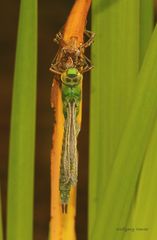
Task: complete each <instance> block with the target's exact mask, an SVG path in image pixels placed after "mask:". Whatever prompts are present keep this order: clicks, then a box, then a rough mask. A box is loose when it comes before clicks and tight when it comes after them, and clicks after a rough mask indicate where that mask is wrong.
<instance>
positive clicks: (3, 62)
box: [0, 0, 90, 240]
mask: <svg viewBox="0 0 157 240" xmlns="http://www.w3.org/2000/svg"><path fill="white" fill-rule="evenodd" d="M73 2H74V1H72V0H67V1H63V0H56V1H48V0H44V1H43V0H39V1H38V3H39V6H38V7H39V17H38V21H39V22H38V34H39V36H38V87H37V127H36V159H35V161H36V162H35V199H34V239H35V240H44V239H47V238H48V237H47V236H48V226H49V212H50V148H51V137H52V125H53V116H52V110H51V108H50V89H51V83H52V73H50V72H49V66H50V63H51V61H52V58H53V57H54V55H55V53H56V50H57V45H55V43H53V38H54V36H55V33H57V32H58V31H59V29H60V28H61V27H62V26H63V24H64V23H65V21H66V18H67V16H68V13H69V11H70V9H71V7H72V4H73ZM19 3H20V1H19V0H14V1H2V2H1V8H0V183H1V192H2V203H3V219H4V227H5V226H6V197H7V196H6V195H7V168H8V147H9V131H10V112H11V99H12V84H13V71H14V59H15V50H16V38H17V26H18V25H17V24H18V14H19ZM88 24H90V17H89V20H88ZM89 27H90V26H88V29H89ZM83 88H84V101H83V124H82V130H81V133H80V135H79V144H78V148H79V182H78V195H79V200H78V201H77V219H76V222H77V224H76V231H77V233H78V239H81V240H85V239H87V181H88V174H87V172H88V120H89V88H90V82H89V74H86V75H85V77H84V86H83Z"/></svg>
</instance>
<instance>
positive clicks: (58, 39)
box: [53, 32, 63, 44]
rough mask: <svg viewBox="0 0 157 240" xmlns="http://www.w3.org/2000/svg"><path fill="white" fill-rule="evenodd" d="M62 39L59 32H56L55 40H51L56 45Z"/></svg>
mask: <svg viewBox="0 0 157 240" xmlns="http://www.w3.org/2000/svg"><path fill="white" fill-rule="evenodd" d="M62 39H63V35H62V33H61V32H58V33H57V34H56V36H55V38H54V39H53V41H54V42H56V43H57V44H60V42H61V41H62Z"/></svg>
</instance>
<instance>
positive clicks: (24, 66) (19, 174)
mask: <svg viewBox="0 0 157 240" xmlns="http://www.w3.org/2000/svg"><path fill="white" fill-rule="evenodd" d="M36 78H37V1H36V0H34V1H33V0H21V6H20V16H19V26H18V38H17V49H16V63H15V73H14V85H13V101H12V114H11V134H10V151H9V180H8V206H7V240H15V239H16V240H21V239H22V240H31V239H32V224H33V185H34V181H33V180H34V148H35V146H34V145H35V115H36Z"/></svg>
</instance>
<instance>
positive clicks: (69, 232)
mask: <svg viewBox="0 0 157 240" xmlns="http://www.w3.org/2000/svg"><path fill="white" fill-rule="evenodd" d="M90 4H91V0H76V1H75V3H74V6H73V8H72V10H71V12H70V14H69V17H68V19H67V22H66V24H65V28H64V37H63V38H64V41H65V42H68V40H69V39H70V38H71V37H77V39H78V45H79V44H80V43H82V42H83V33H84V29H85V25H86V17H87V14H88V10H89V7H90ZM51 104H52V105H53V107H54V109H55V114H54V115H55V124H54V131H53V136H52V150H51V220H50V240H75V239H76V236H75V213H76V187H73V188H72V190H71V194H70V201H69V205H68V213H67V214H62V212H61V202H60V193H59V174H60V156H61V150H62V140H63V131H64V129H63V128H64V116H63V110H62V99H61V91H60V88H59V85H58V82H57V81H56V80H55V79H54V84H53V87H52V95H51ZM81 116H82V104H81V107H80V113H79V116H78V122H79V124H80V125H81Z"/></svg>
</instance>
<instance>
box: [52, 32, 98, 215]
mask: <svg viewBox="0 0 157 240" xmlns="http://www.w3.org/2000/svg"><path fill="white" fill-rule="evenodd" d="M84 34H85V36H86V37H87V41H86V42H84V43H82V44H79V45H78V41H77V38H76V37H71V39H70V40H69V41H68V42H66V43H65V42H64V40H63V33H62V32H59V33H57V34H56V37H55V39H54V41H55V42H56V43H57V44H59V49H58V52H57V54H56V56H55V57H54V59H53V61H52V63H51V67H50V71H51V72H53V73H54V74H55V79H57V81H59V86H60V89H61V95H62V103H63V115H64V134H63V142H62V152H61V161H60V179H59V191H60V199H61V205H62V212H63V213H67V209H68V202H69V198H70V190H71V187H72V186H76V185H77V181H78V150H77V137H78V134H79V132H80V125H79V123H78V120H77V117H78V115H79V112H80V104H81V99H82V88H81V86H82V80H83V74H84V73H85V72H87V71H89V70H91V69H92V68H93V65H92V63H91V61H90V60H89V59H88V58H87V57H86V56H85V53H84V52H85V48H87V47H89V46H90V45H91V44H92V43H93V41H94V36H95V33H93V32H91V31H88V30H85V33H84ZM52 91H53V90H52Z"/></svg>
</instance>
